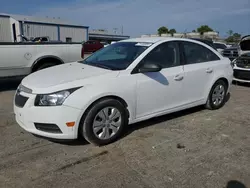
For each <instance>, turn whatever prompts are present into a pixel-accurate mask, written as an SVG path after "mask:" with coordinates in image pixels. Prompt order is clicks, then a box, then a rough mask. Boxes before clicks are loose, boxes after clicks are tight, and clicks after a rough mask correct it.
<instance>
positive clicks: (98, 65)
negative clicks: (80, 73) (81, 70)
mask: <svg viewBox="0 0 250 188" xmlns="http://www.w3.org/2000/svg"><path fill="white" fill-rule="evenodd" d="M86 65H92V66H96V67H99V68H103V69H108V70H113V69H112V68H110V67H108V66H106V65H103V64H100V63H91V64H86Z"/></svg>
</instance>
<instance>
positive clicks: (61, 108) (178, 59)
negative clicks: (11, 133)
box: [14, 37, 233, 145]
mask: <svg viewBox="0 0 250 188" xmlns="http://www.w3.org/2000/svg"><path fill="white" fill-rule="evenodd" d="M232 78H233V69H232V66H231V64H230V60H229V59H228V58H224V57H223V56H221V55H220V53H219V52H217V51H216V50H214V49H213V48H211V47H209V46H208V45H206V44H204V43H201V42H199V41H195V40H191V39H183V38H180V39H178V38H163V37H160V38H151V37H150V38H138V39H128V40H124V41H120V42H117V43H114V44H112V45H109V46H107V47H106V48H103V49H101V50H99V51H97V52H96V53H94V54H93V55H91V56H90V57H88V58H86V59H85V60H82V61H79V62H74V63H68V64H64V65H58V66H55V67H52V68H47V69H44V70H41V71H38V72H36V73H33V74H31V75H29V76H27V77H26V78H24V79H23V81H22V83H21V84H20V86H19V87H18V89H17V92H16V95H15V99H14V112H15V115H16V121H17V122H18V124H19V125H20V126H21V127H22V128H23V129H25V130H26V131H28V132H30V133H33V134H35V135H40V136H43V137H47V138H50V139H51V138H52V139H77V138H78V137H79V136H82V137H84V138H85V139H86V140H87V141H89V142H90V143H93V144H96V145H104V144H108V143H111V142H113V141H115V140H116V139H118V138H119V137H120V136H121V135H122V133H123V131H124V129H125V128H126V127H127V125H128V124H133V123H136V122H139V121H143V120H146V119H149V118H152V117H156V116H161V115H164V114H168V113H172V112H175V111H180V110H183V109H187V108H191V107H194V106H198V105H205V106H206V107H207V108H208V109H218V108H221V107H222V106H223V105H224V103H225V101H226V95H227V93H228V92H229V89H230V86H231V82H232Z"/></svg>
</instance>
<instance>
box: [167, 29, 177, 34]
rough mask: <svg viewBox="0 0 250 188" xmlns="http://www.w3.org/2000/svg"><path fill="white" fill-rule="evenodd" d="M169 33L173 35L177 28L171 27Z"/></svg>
mask: <svg viewBox="0 0 250 188" xmlns="http://www.w3.org/2000/svg"><path fill="white" fill-rule="evenodd" d="M168 33H170V34H171V35H172V36H173V35H174V33H176V30H175V29H170V30H169V31H168Z"/></svg>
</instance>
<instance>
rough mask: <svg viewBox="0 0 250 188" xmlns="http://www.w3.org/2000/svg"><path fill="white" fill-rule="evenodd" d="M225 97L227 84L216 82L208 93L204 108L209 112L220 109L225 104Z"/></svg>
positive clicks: (220, 81) (221, 81)
mask: <svg viewBox="0 0 250 188" xmlns="http://www.w3.org/2000/svg"><path fill="white" fill-rule="evenodd" d="M226 95H227V84H226V83H225V82H224V81H223V80H218V81H217V82H215V84H214V85H213V87H212V89H211V91H210V93H209V96H208V100H207V103H206V108H207V109H210V110H216V109H219V108H221V107H222V106H224V104H225V102H226Z"/></svg>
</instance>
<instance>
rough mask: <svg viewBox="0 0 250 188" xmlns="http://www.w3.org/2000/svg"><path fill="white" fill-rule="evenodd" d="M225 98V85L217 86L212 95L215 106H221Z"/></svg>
mask: <svg viewBox="0 0 250 188" xmlns="http://www.w3.org/2000/svg"><path fill="white" fill-rule="evenodd" d="M224 96H225V88H224V86H223V85H218V86H216V87H215V89H214V91H213V95H212V102H213V104H214V105H216V106H218V105H220V104H221V103H222V102H223V100H224Z"/></svg>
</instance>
